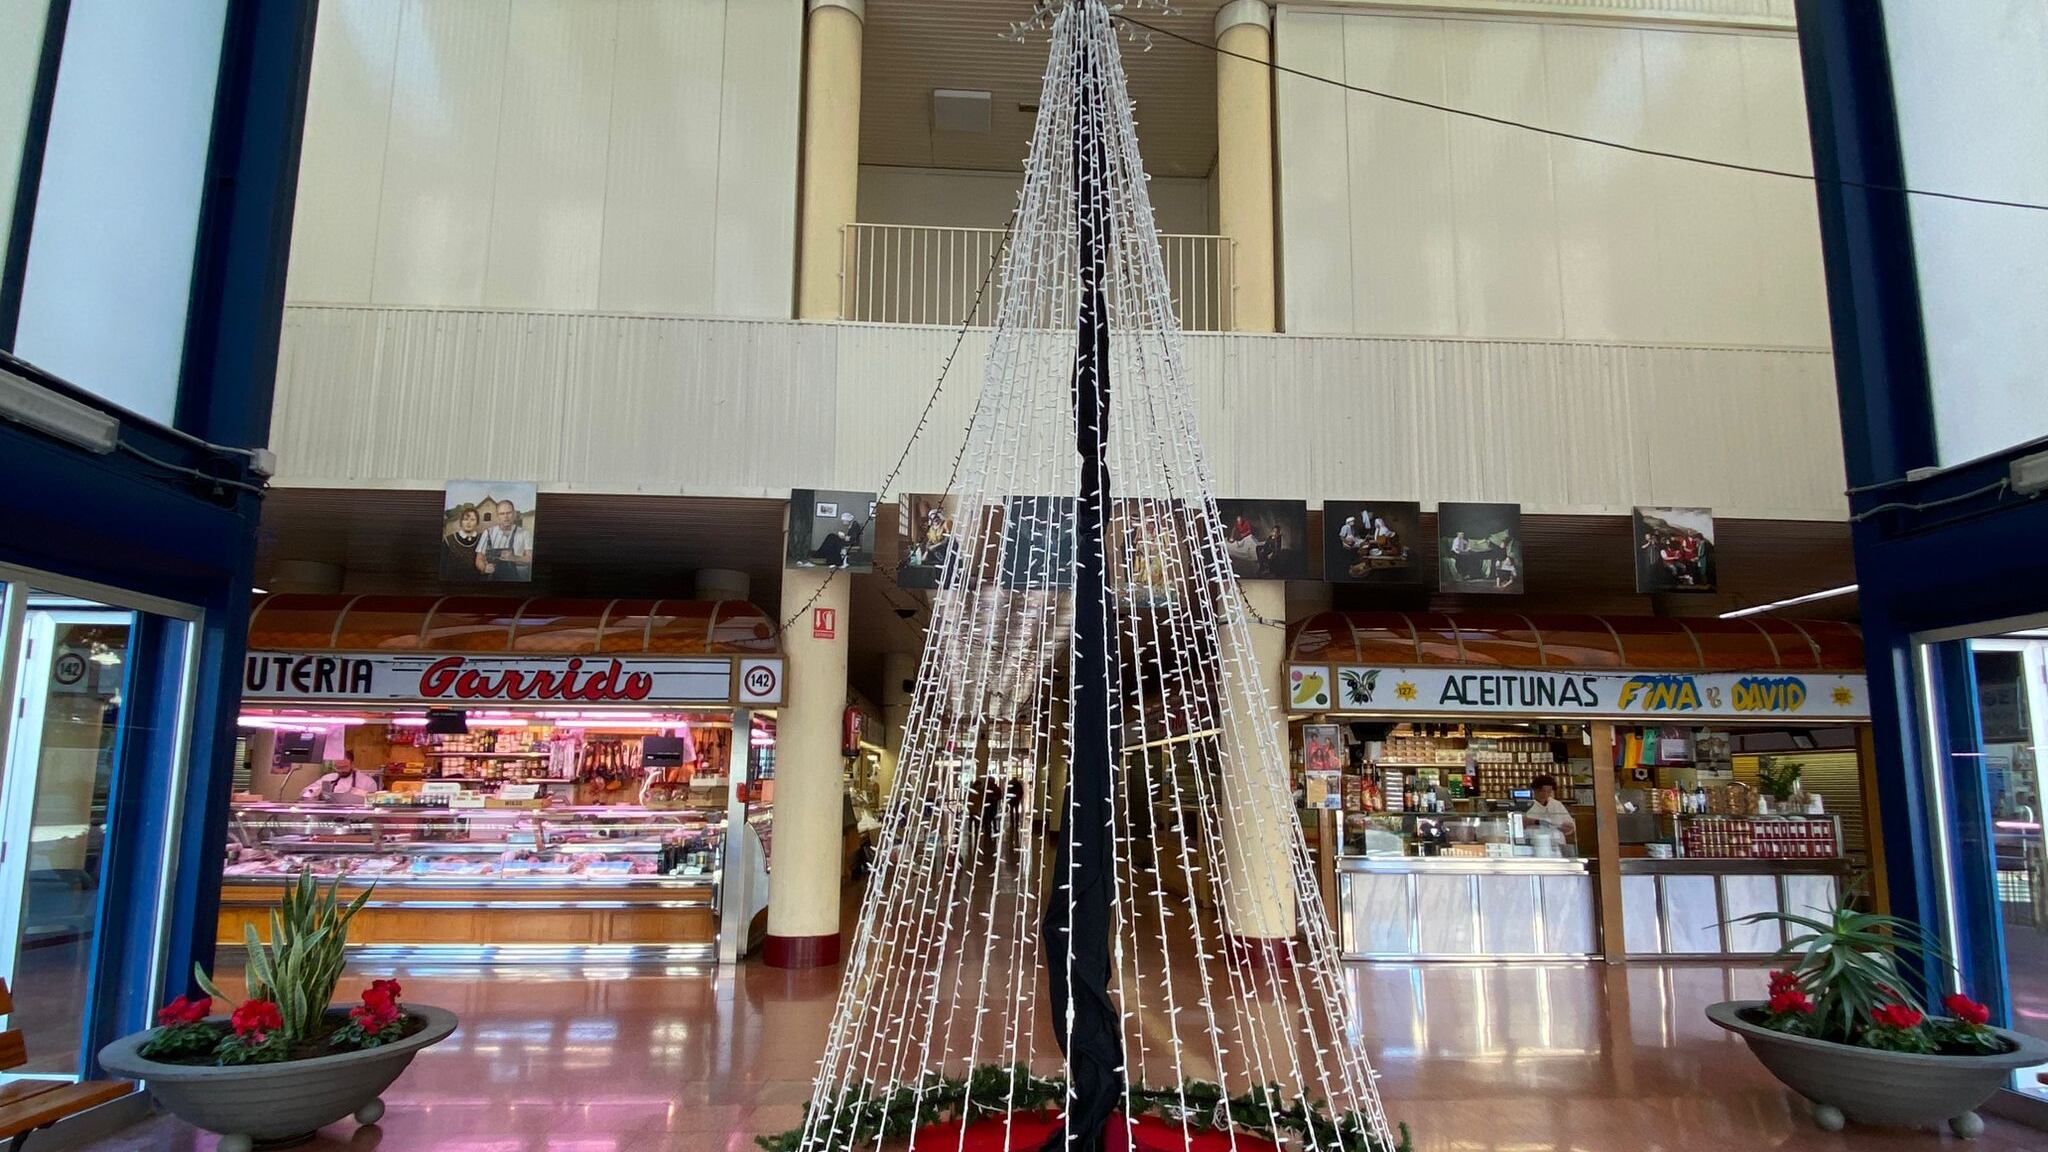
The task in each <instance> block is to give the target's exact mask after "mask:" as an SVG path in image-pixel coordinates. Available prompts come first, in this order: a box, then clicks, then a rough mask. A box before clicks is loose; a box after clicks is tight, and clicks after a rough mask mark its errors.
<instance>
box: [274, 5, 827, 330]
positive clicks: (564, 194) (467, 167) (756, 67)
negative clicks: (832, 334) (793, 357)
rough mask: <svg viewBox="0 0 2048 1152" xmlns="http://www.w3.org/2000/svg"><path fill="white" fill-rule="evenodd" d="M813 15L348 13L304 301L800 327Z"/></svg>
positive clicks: (305, 188)
mask: <svg viewBox="0 0 2048 1152" xmlns="http://www.w3.org/2000/svg"><path fill="white" fill-rule="evenodd" d="M802 21H803V4H802V0H327V3H324V4H322V5H321V10H320V23H319V30H318V34H317V38H316V41H315V49H314V51H315V63H314V68H313V77H312V87H311V92H310V95H309V97H308V107H307V121H306V143H305V150H306V161H305V164H306V167H305V171H304V172H303V174H302V176H301V180H300V190H299V201H298V213H297V218H296V222H295V227H294V235H293V242H292V269H291V278H290V282H289V286H288V296H289V298H290V299H292V300H293V301H303V302H308V303H334V304H357V305H382V306H400V307H413V306H420V307H439V308H470V307H491V308H514V309H557V308H559V309H585V310H587V309H604V310H608V311H621V312H648V313H668V314H676V313H683V314H693V315H710V316H744V317H786V316H788V315H789V314H790V307H791V298H792V295H793V292H794V282H795V259H796V256H795V254H796V194H797V128H798V120H799V115H800V109H799V107H798V101H799V97H800V91H801V83H800V70H801V66H802V52H803V23H802Z"/></svg>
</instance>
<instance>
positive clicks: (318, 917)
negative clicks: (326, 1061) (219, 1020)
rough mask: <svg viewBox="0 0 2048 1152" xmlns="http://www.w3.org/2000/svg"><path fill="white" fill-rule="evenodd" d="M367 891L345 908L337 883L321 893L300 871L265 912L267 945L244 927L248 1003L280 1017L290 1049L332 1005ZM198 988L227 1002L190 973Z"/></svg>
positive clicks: (305, 872)
mask: <svg viewBox="0 0 2048 1152" xmlns="http://www.w3.org/2000/svg"><path fill="white" fill-rule="evenodd" d="M370 892H371V889H369V888H365V889H364V890H363V892H362V894H361V895H359V896H357V897H356V898H355V899H354V900H351V901H349V902H348V903H347V904H343V903H342V902H341V878H340V877H336V878H335V880H334V883H332V884H330V885H328V886H327V887H325V888H322V887H321V886H320V885H319V884H318V883H317V882H316V881H315V880H314V879H313V872H312V870H311V869H310V868H309V869H305V870H303V871H301V872H300V873H299V875H298V879H297V880H296V881H294V882H293V883H292V884H291V885H290V886H288V887H287V888H286V889H285V892H284V899H283V900H281V901H279V902H278V906H277V907H275V908H272V909H271V910H270V942H269V943H268V944H265V943H264V942H263V941H262V940H260V939H259V938H258V937H257V935H256V928H255V926H254V925H244V926H243V933H244V935H245V943H246V945H247V948H248V952H249V958H248V969H247V976H248V983H249V999H251V1000H268V1001H270V1002H271V1003H273V1004H275V1005H277V1010H278V1014H279V1015H280V1016H281V1017H283V1020H284V1026H283V1027H282V1028H281V1029H280V1031H281V1032H282V1033H283V1035H284V1037H285V1038H286V1039H287V1040H289V1041H292V1042H294V1043H296V1042H299V1041H303V1040H306V1039H309V1038H310V1037H311V1036H312V1034H313V1029H314V1027H315V1026H317V1025H318V1024H319V1023H320V1021H321V1019H322V1018H323V1017H325V1015H326V1013H327V1005H328V1004H329V1003H330V1002H332V1001H333V999H334V987H335V985H337V984H339V983H340V982H341V969H342V963H343V959H342V948H343V947H344V946H345V945H346V944H347V943H348V924H349V921H351V920H353V919H355V915H356V913H357V912H360V911H362V907H363V905H364V904H365V903H366V902H367V901H368V900H369V899H370ZM193 976H194V978H195V979H197V980H198V982H199V987H200V989H201V990H202V991H204V992H205V993H206V994H207V995H209V996H211V997H213V998H214V999H216V1000H223V1001H227V1000H229V999H230V998H229V997H227V996H225V995H222V993H221V991H220V989H219V988H217V987H216V986H215V985H214V983H213V981H212V980H211V979H210V978H209V977H208V976H207V975H206V973H205V972H204V971H202V970H199V969H197V968H196V967H195V969H194V972H193Z"/></svg>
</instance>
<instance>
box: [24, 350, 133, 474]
mask: <svg viewBox="0 0 2048 1152" xmlns="http://www.w3.org/2000/svg"><path fill="white" fill-rule="evenodd" d="M0 419H6V420H8V421H11V422H13V423H15V424H20V425H22V426H24V427H27V428H33V429H35V430H36V431H38V432H41V433H42V434H43V435H45V436H53V437H55V438H57V439H59V440H62V441H64V442H65V443H66V444H71V445H74V446H76V447H79V448H83V449H85V450H86V451H88V452H91V453H94V454H95V455H99V456H105V455H106V454H107V453H109V452H112V451H113V450H114V448H115V447H116V446H117V445H118V444H119V443H120V440H121V422H120V421H119V420H116V419H114V418H113V417H112V416H109V415H107V414H106V413H105V412H102V411H100V410H99V409H97V408H94V407H93V406H92V405H90V404H81V403H79V402H78V401H76V400H73V399H72V398H71V397H69V396H66V395H64V394H63V393H61V392H58V391H56V390H54V389H51V388H46V387H44V386H43V385H41V384H38V383H36V382H35V381H33V380H30V379H29V378H28V377H26V376H18V375H16V374H15V373H13V372H10V371H8V370H7V369H5V368H0Z"/></svg>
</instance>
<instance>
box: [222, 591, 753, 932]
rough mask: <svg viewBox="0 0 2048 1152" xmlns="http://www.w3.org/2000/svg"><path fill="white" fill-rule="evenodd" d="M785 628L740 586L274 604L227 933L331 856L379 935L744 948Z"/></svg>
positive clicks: (230, 882)
mask: <svg viewBox="0 0 2048 1152" xmlns="http://www.w3.org/2000/svg"><path fill="white" fill-rule="evenodd" d="M773 637H774V627H773V623H772V621H770V620H769V619H768V618H767V617H766V616H765V615H763V614H762V612H761V611H760V609H758V608H756V607H754V606H753V605H751V604H746V603H742V602H737V601H720V602H697V601H673V600H663V601H654V600H641V601H627V600H615V601H580V600H541V599H536V600H525V601H520V600H510V599H500V598H486V597H446V598H439V599H436V598H433V597H399V596H356V597H350V596H314V595H274V596H269V597H266V598H264V599H262V600H261V601H260V602H259V603H258V604H257V605H256V608H255V611H254V613H253V614H252V617H251V619H250V624H249V654H248V657H247V665H246V669H245V677H244V684H243V708H242V716H241V730H242V740H241V749H240V760H239V763H238V765H237V768H238V771H237V778H236V794H235V797H234V801H233V804H232V806H231V810H230V811H231V821H230V837H229V842H228V844H227V846H226V851H227V861H226V865H225V867H224V873H225V879H224V889H223V892H222V898H221V913H220V941H221V943H222V944H224V945H228V946H233V945H237V944H240V943H242V942H243V940H244V931H245V927H246V926H249V925H257V926H259V927H260V925H261V923H262V922H263V918H264V917H265V915H266V913H265V909H266V908H267V906H268V905H269V904H270V903H271V902H273V901H274V900H275V898H276V896H277V894H278V891H279V888H280V886H281V885H282V884H283V883H284V882H285V881H286V880H287V879H289V878H291V877H293V876H296V875H297V874H298V873H299V872H301V871H302V870H306V869H310V870H311V871H312V872H313V873H314V874H315V875H316V876H320V877H323V878H328V877H339V878H340V879H341V881H342V884H343V887H344V890H345V891H346V890H348V889H354V888H361V887H370V888H373V893H372V895H371V897H370V900H369V903H368V904H367V905H366V906H365V907H364V909H363V911H362V912H361V914H360V915H359V916H358V918H357V919H356V921H355V925H354V927H353V929H352V931H351V939H352V941H353V942H355V943H357V944H361V945H364V946H366V947H369V948H373V949H389V950H395V951H407V952H410V951H417V950H422V949H425V950H432V951H434V952H436V953H441V952H447V953H475V954H486V955H489V956H491V957H492V958H494V959H516V958H521V957H530V958H561V957H592V956H618V957H642V956H645V957H658V958H663V959H690V960H708V959H711V958H713V957H719V958H722V959H725V960H734V959H737V958H738V957H739V956H740V955H742V954H744V952H745V950H746V947H747V941H748V937H749V933H750V928H751V926H752V924H753V921H754V919H755V917H756V915H757V914H758V913H759V912H760V910H761V909H763V908H765V907H766V904H767V863H768V849H769V846H770V842H771V836H770V832H771V823H770V819H769V810H770V808H769V806H770V802H771V800H772V791H773V787H774V783H773V779H774V749H775V735H774V734H775V723H774V719H773V716H774V710H775V709H776V708H777V707H778V706H779V705H780V704H781V702H782V692H783V677H784V668H783V663H782V660H781V658H780V656H778V655H777V653H776V650H775V644H774V639H773Z"/></svg>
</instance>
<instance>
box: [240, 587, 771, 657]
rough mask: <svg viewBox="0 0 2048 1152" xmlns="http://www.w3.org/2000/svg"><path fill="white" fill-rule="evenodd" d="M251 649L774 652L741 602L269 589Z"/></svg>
mask: <svg viewBox="0 0 2048 1152" xmlns="http://www.w3.org/2000/svg"><path fill="white" fill-rule="evenodd" d="M249 647H250V648H251V649H254V650H267V651H283V652H328V651H332V652H371V651H389V650H419V651H428V652H499V653H506V652H512V653H520V652H523V653H532V654H547V655H556V654H564V655H574V654H578V653H594V652H612V653H620V654H626V653H640V654H659V655H675V656H744V655H750V654H759V653H767V652H774V651H775V650H776V642H775V622H774V621H773V620H771V619H770V618H769V617H768V614H767V613H765V612H763V611H762V610H761V609H760V608H758V607H756V606H754V605H753V604H750V603H747V602H746V601H744V600H565V599H553V598H548V597H535V598H532V599H526V600H519V599H514V598H511V597H505V596H371V595H364V596H351V595H324V594H306V593H285V592H279V593H272V594H270V595H267V596H262V597H259V598H258V599H257V601H256V605H255V608H254V609H253V610H252V611H251V612H250V615H249Z"/></svg>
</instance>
